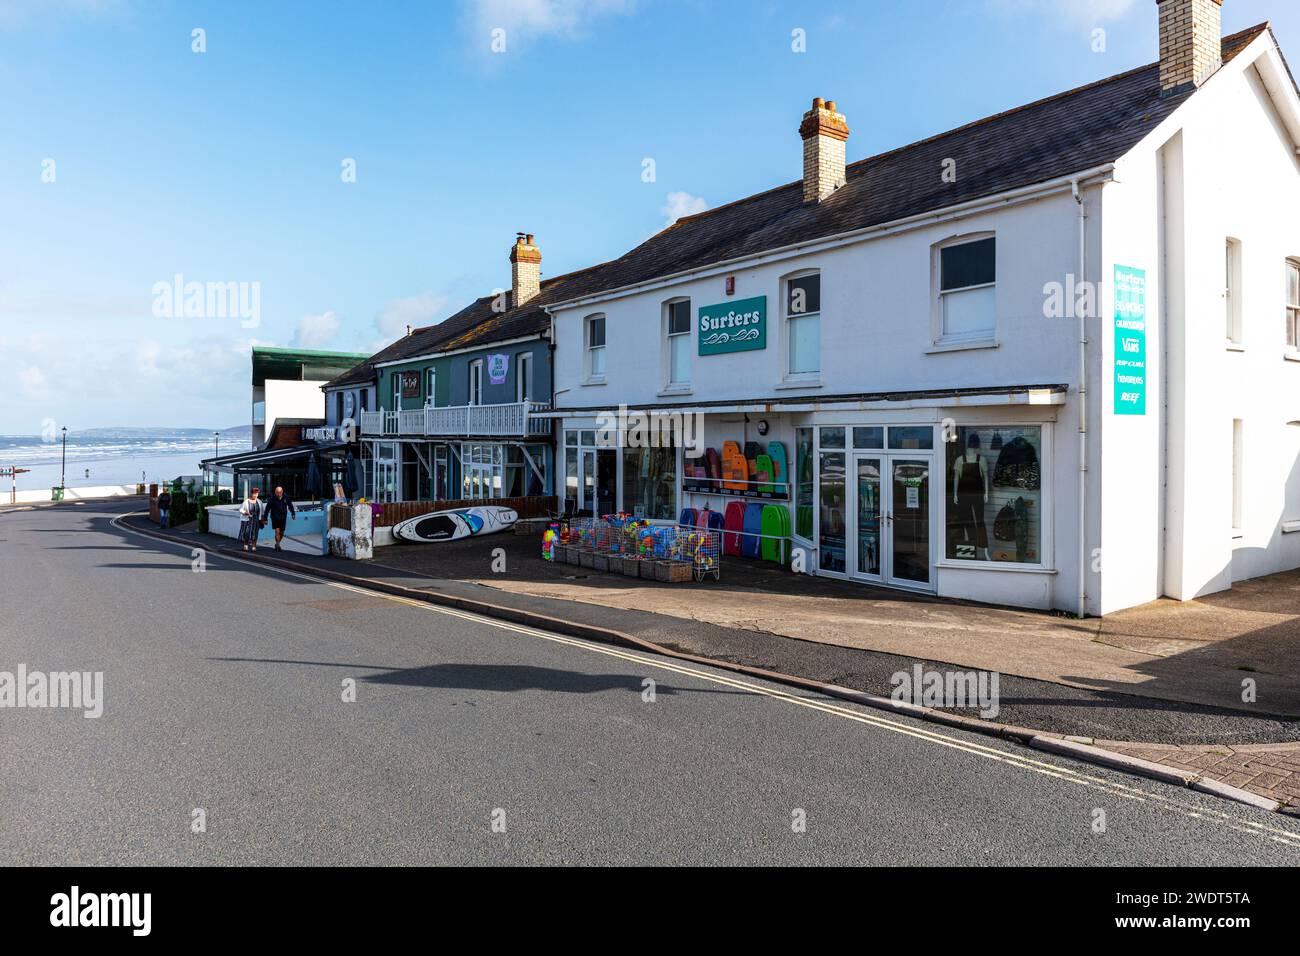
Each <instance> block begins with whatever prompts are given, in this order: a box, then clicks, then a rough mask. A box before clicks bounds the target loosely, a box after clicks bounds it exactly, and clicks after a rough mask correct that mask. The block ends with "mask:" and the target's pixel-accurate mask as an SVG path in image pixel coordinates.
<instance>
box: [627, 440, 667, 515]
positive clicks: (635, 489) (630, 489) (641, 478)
mask: <svg viewBox="0 0 1300 956" xmlns="http://www.w3.org/2000/svg"><path fill="white" fill-rule="evenodd" d="M623 510H624V511H627V512H629V513H631V514H634V515H636V516H638V517H641V518H650V519H654V520H668V521H671V520H673V519H675V518H676V517H677V449H676V448H624V449H623Z"/></svg>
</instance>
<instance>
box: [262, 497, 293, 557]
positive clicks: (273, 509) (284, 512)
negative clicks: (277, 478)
mask: <svg viewBox="0 0 1300 956" xmlns="http://www.w3.org/2000/svg"><path fill="white" fill-rule="evenodd" d="M266 510H267V512H268V514H269V516H270V518H271V528H272V529H273V530H274V531H275V550H277V551H283V550H284V548H282V547H280V542H281V541H283V540H284V528H285V525H287V524H288V523H289V518H290V516H292V517H295V518H296V517H298V512H297V511H296V510H295V509H294V507H293V499H291V498H289V497H288V496H287V495H286V494H285V493H284V487H283V486H281V485H276V486H275V491H274V492H273V493H272V495H271V497H270V498H269V499H267V502H266Z"/></svg>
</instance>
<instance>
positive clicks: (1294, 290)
mask: <svg viewBox="0 0 1300 956" xmlns="http://www.w3.org/2000/svg"><path fill="white" fill-rule="evenodd" d="M1286 344H1287V345H1289V346H1290V347H1291V348H1293V349H1294V348H1300V260H1297V259H1288V260H1287V262H1286Z"/></svg>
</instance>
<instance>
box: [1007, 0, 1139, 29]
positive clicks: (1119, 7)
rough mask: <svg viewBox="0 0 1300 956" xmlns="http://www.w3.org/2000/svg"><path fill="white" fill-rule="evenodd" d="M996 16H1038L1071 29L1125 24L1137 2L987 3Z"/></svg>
mask: <svg viewBox="0 0 1300 956" xmlns="http://www.w3.org/2000/svg"><path fill="white" fill-rule="evenodd" d="M986 2H987V3H988V5H989V7H991V8H992V9H993V10H994V11H996V12H997V13H1001V14H1004V15H1011V16H1016V15H1020V14H1024V13H1039V14H1043V15H1045V16H1050V17H1052V18H1053V19H1056V20H1059V21H1060V22H1061V23H1062V24H1064V25H1068V26H1082V27H1093V26H1097V25H1098V24H1099V23H1101V22H1102V21H1103V20H1122V19H1124V18H1125V17H1126V16H1128V15H1129V13H1130V12H1131V11H1132V10H1133V9H1134V8H1135V7H1136V6H1137V0H986Z"/></svg>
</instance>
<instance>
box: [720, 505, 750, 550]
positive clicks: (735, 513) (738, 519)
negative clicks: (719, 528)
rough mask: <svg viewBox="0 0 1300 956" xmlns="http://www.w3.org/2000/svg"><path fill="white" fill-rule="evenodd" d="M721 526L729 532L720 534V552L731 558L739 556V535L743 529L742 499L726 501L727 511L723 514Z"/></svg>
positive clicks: (743, 506) (743, 512)
mask: <svg viewBox="0 0 1300 956" xmlns="http://www.w3.org/2000/svg"><path fill="white" fill-rule="evenodd" d="M723 527H724V528H725V529H726V530H727V531H728V532H731V533H730V534H724V535H723V536H722V553H723V554H724V555H729V556H730V557H733V558H738V557H740V535H739V534H738V533H737V532H740V531H744V530H745V503H744V502H743V501H729V502H727V511H726V513H725V514H724V515H723Z"/></svg>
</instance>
